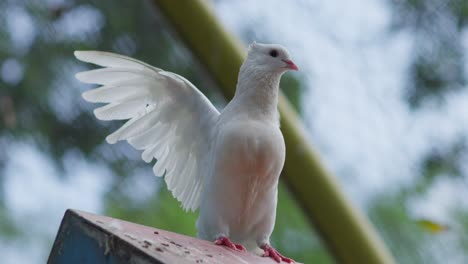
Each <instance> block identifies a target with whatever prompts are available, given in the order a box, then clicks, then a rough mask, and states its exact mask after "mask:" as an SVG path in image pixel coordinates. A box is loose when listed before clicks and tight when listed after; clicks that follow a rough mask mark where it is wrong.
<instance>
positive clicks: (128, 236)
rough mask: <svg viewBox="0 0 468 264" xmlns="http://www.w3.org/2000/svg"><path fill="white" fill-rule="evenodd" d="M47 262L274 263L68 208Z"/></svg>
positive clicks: (172, 234)
mask: <svg viewBox="0 0 468 264" xmlns="http://www.w3.org/2000/svg"><path fill="white" fill-rule="evenodd" d="M48 263H52V264H56V263H67V264H75V263H80V264H86V263H151V264H156V263H157V264H159V263H167V264H169V263H177V264H179V263H181V264H183V263H219V264H234V263H258V264H272V263H276V262H274V261H273V260H271V259H269V258H262V257H259V256H256V255H253V254H251V253H248V252H234V251H232V250H230V249H227V248H224V247H220V246H216V245H213V243H211V242H209V241H204V240H199V239H196V238H193V237H188V236H184V235H180V234H176V233H173V232H169V231H164V230H160V229H156V228H152V227H147V226H143V225H138V224H134V223H130V222H126V221H122V220H119V219H114V218H111V217H106V216H100V215H94V214H90V213H86V212H81V211H77V210H71V209H69V210H67V211H66V212H65V216H64V217H63V220H62V223H61V225H60V229H59V231H58V234H57V237H56V239H55V242H54V245H53V247H52V251H51V253H50V256H49V260H48Z"/></svg>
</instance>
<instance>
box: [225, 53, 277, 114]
mask: <svg viewBox="0 0 468 264" xmlns="http://www.w3.org/2000/svg"><path fill="white" fill-rule="evenodd" d="M253 65H254V64H252V63H249V61H248V60H247V61H245V62H244V64H242V66H241V68H240V72H239V77H238V80H237V87H236V93H235V95H234V99H233V101H237V102H239V103H240V104H239V105H242V107H243V108H244V110H245V111H248V112H249V115H250V116H254V117H255V116H257V117H260V118H272V119H275V120H276V121H278V117H279V115H278V89H279V82H280V79H281V75H283V73H284V72H283V71H271V70H267V69H265V68H262V67H258V66H253Z"/></svg>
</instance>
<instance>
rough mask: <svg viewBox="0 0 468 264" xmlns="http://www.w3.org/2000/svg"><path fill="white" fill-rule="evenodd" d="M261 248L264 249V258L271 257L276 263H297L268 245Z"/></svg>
mask: <svg viewBox="0 0 468 264" xmlns="http://www.w3.org/2000/svg"><path fill="white" fill-rule="evenodd" d="M260 248H261V249H263V251H264V253H263V255H262V257H270V258H272V259H273V260H274V261H276V262H278V263H281V261H284V262H286V263H294V262H295V261H294V260H293V259H290V258H287V257H285V256H283V255H281V254H280V253H279V252H278V250H276V249H274V248H273V247H271V246H270V245H268V244H265V245H263V246H261V247H260Z"/></svg>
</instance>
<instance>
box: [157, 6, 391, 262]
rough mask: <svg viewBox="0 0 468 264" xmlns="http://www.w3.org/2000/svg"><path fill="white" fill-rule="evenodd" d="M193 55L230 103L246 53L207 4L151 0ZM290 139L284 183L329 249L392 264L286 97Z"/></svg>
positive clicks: (344, 257)
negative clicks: (312, 141)
mask: <svg viewBox="0 0 468 264" xmlns="http://www.w3.org/2000/svg"><path fill="white" fill-rule="evenodd" d="M153 3H154V4H155V5H156V6H157V8H158V9H159V10H160V11H161V12H162V14H163V15H164V16H165V17H166V18H167V19H168V21H169V22H170V23H171V25H173V26H174V28H175V30H176V31H177V33H178V34H179V36H180V37H181V39H182V40H183V41H184V42H185V43H186V44H187V46H188V47H189V48H190V50H191V51H192V52H193V54H194V55H195V56H196V57H197V58H198V60H199V61H200V62H201V63H202V64H203V65H204V66H205V67H206V69H207V70H208V72H209V73H210V74H211V76H212V77H213V78H214V79H215V81H217V82H218V84H219V86H220V88H221V89H222V92H223V94H224V95H225V97H226V98H227V99H230V98H232V96H233V95H234V91H235V87H236V82H237V74H238V72H239V67H240V65H241V63H242V61H243V59H244V57H245V49H244V48H243V47H242V45H241V44H240V43H238V42H237V41H236V39H235V38H234V37H233V36H232V35H230V34H229V33H227V32H226V31H225V30H224V28H223V27H222V26H221V24H220V23H219V22H218V20H217V19H216V17H215V16H214V15H213V13H212V12H211V10H210V7H209V6H208V5H207V3H206V2H205V1H203V0H185V1H182V0H153ZM279 111H280V113H281V129H282V131H283V134H284V138H285V141H286V162H285V166H284V171H283V174H284V176H285V177H284V181H285V182H286V184H287V185H288V186H289V188H290V189H291V190H292V193H293V195H294V196H295V198H296V200H297V201H298V203H299V204H300V206H301V207H302V208H303V210H304V212H305V213H306V215H307V216H308V218H309V219H310V220H311V221H312V222H313V224H314V225H315V226H316V228H317V230H318V231H319V233H320V234H321V236H322V238H323V239H324V240H325V242H326V244H327V247H328V249H329V250H330V251H331V253H332V254H333V256H334V257H335V258H336V260H337V261H339V262H342V263H394V260H393V258H392V256H391V254H390V253H389V252H388V251H387V249H386V247H385V245H384V243H383V242H382V241H381V239H380V238H379V236H378V235H377V233H376V231H375V230H374V228H373V226H372V225H371V223H370V222H369V221H368V220H367V218H366V217H365V216H364V215H363V214H362V212H360V211H359V210H358V209H357V208H355V207H354V206H353V205H352V204H351V203H350V202H349V200H348V199H346V196H345V195H344V193H343V191H342V190H341V189H340V187H339V185H338V183H337V182H336V180H335V177H334V176H332V175H331V174H330V173H329V172H328V171H327V170H326V169H325V168H324V167H323V165H322V163H321V162H320V160H319V158H318V156H317V154H316V152H315V151H314V149H313V148H312V146H311V145H310V143H309V141H308V139H307V137H306V135H305V133H304V128H303V126H302V123H301V121H300V120H299V117H298V116H297V114H296V112H295V111H294V110H293V108H292V107H291V105H290V103H289V102H288V100H287V99H286V98H285V97H284V95H283V94H280V98H279Z"/></svg>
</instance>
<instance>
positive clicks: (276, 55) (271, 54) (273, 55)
mask: <svg viewBox="0 0 468 264" xmlns="http://www.w3.org/2000/svg"><path fill="white" fill-rule="evenodd" d="M269 54H270V56H272V57H273V58H276V57H278V51H277V50H275V49H272V50H270V53H269Z"/></svg>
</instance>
